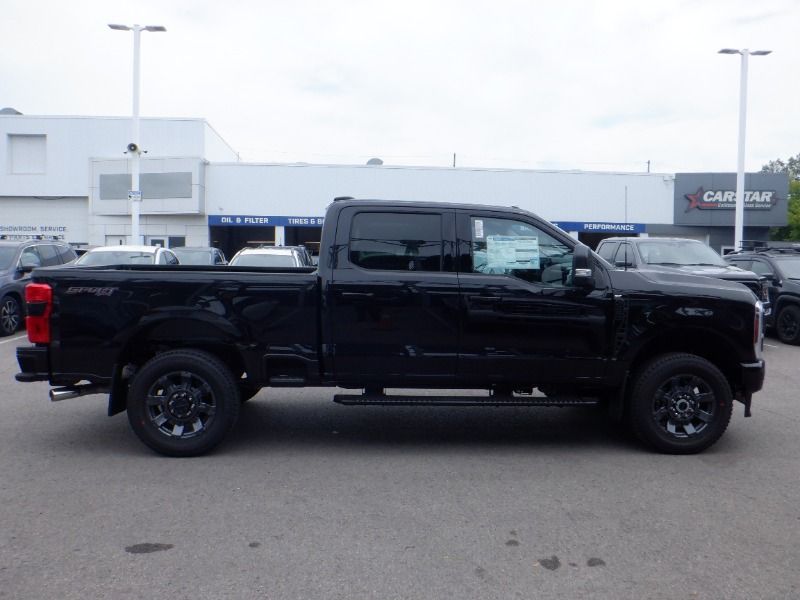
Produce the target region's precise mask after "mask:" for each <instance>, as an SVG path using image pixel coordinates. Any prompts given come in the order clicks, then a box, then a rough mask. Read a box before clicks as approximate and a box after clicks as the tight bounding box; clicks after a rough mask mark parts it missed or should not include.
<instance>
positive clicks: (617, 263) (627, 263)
mask: <svg viewBox="0 0 800 600" xmlns="http://www.w3.org/2000/svg"><path fill="white" fill-rule="evenodd" d="M614 266H615V267H628V268H632V267H633V261H632V260H616V261H614Z"/></svg>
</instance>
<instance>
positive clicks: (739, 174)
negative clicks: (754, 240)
mask: <svg viewBox="0 0 800 600" xmlns="http://www.w3.org/2000/svg"><path fill="white" fill-rule="evenodd" d="M771 52H772V50H748V49H747V48H743V49H741V50H738V49H736V48H723V49H722V50H720V51H719V52H718V54H739V55H741V57H742V63H741V74H740V76H739V152H738V158H737V168H736V219H735V227H734V242H733V246H734V249H735V250H741V249H742V237H744V140H745V130H746V125H747V59H748V57H749V56H751V55H752V56H766V55H767V54H770V53H771Z"/></svg>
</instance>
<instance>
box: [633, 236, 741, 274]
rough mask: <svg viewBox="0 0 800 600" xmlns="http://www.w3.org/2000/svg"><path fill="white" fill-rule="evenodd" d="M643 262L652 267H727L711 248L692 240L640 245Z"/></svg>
mask: <svg viewBox="0 0 800 600" xmlns="http://www.w3.org/2000/svg"><path fill="white" fill-rule="evenodd" d="M639 253H640V254H641V255H642V260H643V261H644V262H646V263H647V264H650V265H703V266H714V267H726V266H728V265H727V263H726V262H725V261H724V260H722V257H721V256H720V255H719V254H717V253H716V252H714V250H712V249H711V248H709V247H708V246H706V245H705V244H703V243H701V242H695V241H692V240H654V241H652V242H651V241H647V242H640V243H639Z"/></svg>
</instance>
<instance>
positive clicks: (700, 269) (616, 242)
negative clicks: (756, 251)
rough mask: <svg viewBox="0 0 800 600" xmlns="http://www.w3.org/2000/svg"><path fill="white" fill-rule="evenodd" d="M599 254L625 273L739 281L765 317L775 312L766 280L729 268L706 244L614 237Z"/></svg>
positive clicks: (684, 239) (608, 240) (736, 268)
mask: <svg viewBox="0 0 800 600" xmlns="http://www.w3.org/2000/svg"><path fill="white" fill-rule="evenodd" d="M597 253H598V254H599V255H600V256H601V257H603V258H604V259H606V260H607V261H608V262H610V263H611V264H612V265H614V266H617V267H622V268H626V269H647V270H649V271H662V272H665V273H683V274H684V275H701V276H704V277H715V278H717V279H724V280H725V281H736V282H738V283H741V284H744V285H746V286H747V287H748V288H750V289H751V290H752V291H753V293H754V294H755V295H756V297H757V298H758V299H759V300H761V302H762V303H763V305H764V314H765V315H769V314H770V313H771V312H772V309H771V305H770V301H769V295H768V293H767V280H766V278H765V277H763V276H762V275H758V274H756V273H753V272H752V271H748V270H746V269H742V268H740V266H738V265H737V266H733V265H730V264H728V263H727V262H725V260H724V259H723V258H722V257H721V256H720V255H719V254H717V253H716V252H715V251H714V249H713V248H711V247H710V246H708V245H707V244H704V243H703V242H700V241H697V240H691V239H687V238H651V237H646V238H638V237H611V238H606V239H604V240H602V241H601V242H600V243H599V244H598V246H597Z"/></svg>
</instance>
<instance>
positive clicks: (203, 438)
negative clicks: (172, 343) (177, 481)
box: [128, 350, 240, 456]
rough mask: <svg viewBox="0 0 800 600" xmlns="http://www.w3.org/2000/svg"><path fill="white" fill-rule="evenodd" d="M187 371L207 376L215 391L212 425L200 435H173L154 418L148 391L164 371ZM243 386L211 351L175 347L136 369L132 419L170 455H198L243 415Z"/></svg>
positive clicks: (130, 397)
mask: <svg viewBox="0 0 800 600" xmlns="http://www.w3.org/2000/svg"><path fill="white" fill-rule="evenodd" d="M175 371H187V372H189V373H193V374H195V375H197V376H198V377H200V378H201V379H203V380H204V381H205V382H206V383H208V385H209V386H210V387H211V391H212V394H213V395H214V402H215V413H214V418H213V419H212V421H211V423H210V424H209V426H208V429H206V430H204V431H203V432H202V433H200V434H199V435H197V436H196V437H192V438H187V439H176V438H170V437H168V436H166V435H165V434H163V433H162V432H161V431H159V430H158V428H156V427H155V425H154V424H153V423H152V422H151V421H150V417H149V415H148V413H147V403H146V398H147V393H148V391H149V390H150V388H151V387H152V385H153V384H154V383H155V382H156V381H157V380H158V379H159V378H160V377H162V376H163V375H166V374H168V373H172V372H175ZM239 404H240V400H239V390H238V387H237V386H236V382H235V380H234V379H233V376H232V375H231V372H230V370H229V369H228V368H227V367H226V366H225V364H224V363H223V362H222V361H220V360H219V359H217V358H216V357H214V356H213V355H211V354H208V353H205V352H200V351H193V350H173V351H170V352H165V353H163V354H159V355H157V356H156V357H154V358H152V359H151V360H150V361H148V362H147V363H145V365H144V366H143V367H142V368H141V369H140V370H139V371H138V372H137V373H136V375H135V376H134V378H133V381H132V383H131V386H130V389H129V392H128V421H129V422H130V424H131V427H132V428H133V431H134V432H135V433H136V435H137V436H138V437H139V439H140V440H141V441H142V442H144V444H146V445H147V446H148V447H150V448H151V449H153V450H155V451H156V452H158V453H160V454H164V455H167V456H197V455H199V454H204V453H206V452H208V451H209V450H211V449H212V448H214V447H215V446H217V445H218V444H219V443H220V442H221V441H222V440H223V438H224V437H225V436H226V435H227V434H228V432H229V431H230V430H231V429H232V428H233V426H234V425H235V424H236V420H237V419H238V416H239Z"/></svg>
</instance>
